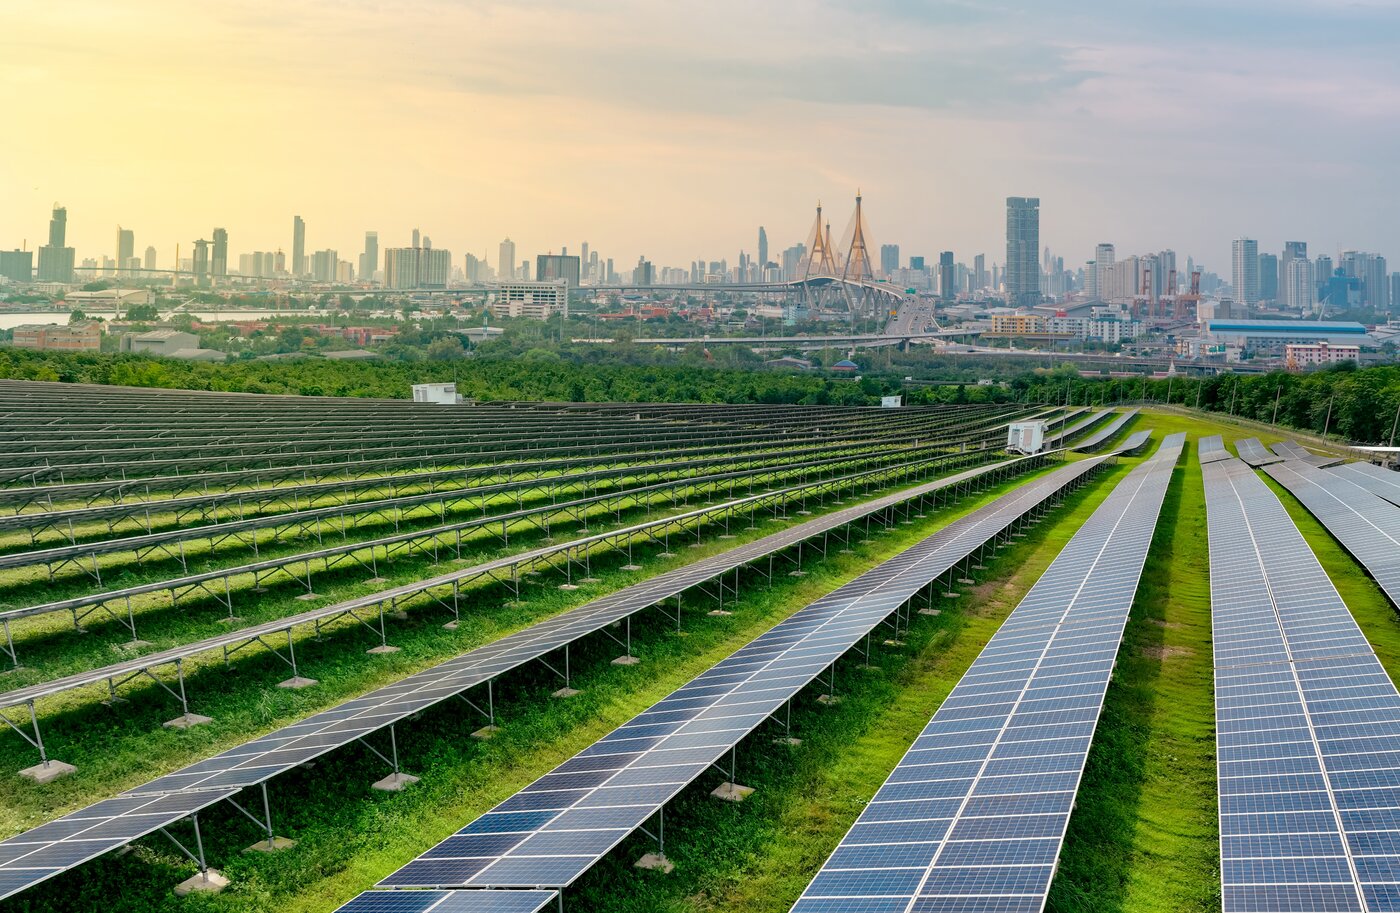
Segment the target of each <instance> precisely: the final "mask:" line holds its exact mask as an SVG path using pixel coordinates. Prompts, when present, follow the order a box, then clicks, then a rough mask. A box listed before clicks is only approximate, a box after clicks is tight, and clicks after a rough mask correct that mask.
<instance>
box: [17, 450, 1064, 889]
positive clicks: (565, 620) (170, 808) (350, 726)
mask: <svg viewBox="0 0 1400 913" xmlns="http://www.w3.org/2000/svg"><path fill="white" fill-rule="evenodd" d="M1017 462H1021V460H1011V461H1006V462H1003V463H997V464H992V465H988V466H980V467H977V468H974V469H970V470H966V471H964V472H960V473H956V474H954V475H951V476H946V477H944V478H941V479H937V480H934V481H931V482H926V483H924V484H923V485H919V486H915V487H914V488H911V489H905V490H903V491H899V492H895V493H894V494H890V495H884V496H882V497H880V498H875V499H873V500H870V501H866V502H862V503H860V504H856V505H853V506H851V507H847V508H844V509H842V510H838V511H833V512H832V513H829V514H824V515H822V516H820V517H815V518H813V519H811V520H809V521H807V522H806V523H802V524H800V525H798V526H794V527H791V528H789V529H785V530H780V531H779V532H776V533H774V534H772V535H771V536H765V537H763V538H762V539H758V540H755V541H753V542H750V543H748V544H746V545H741V546H739V547H738V548H734V549H730V550H729V551H726V552H723V553H722V554H719V555H715V556H713V557H710V558H705V559H702V560H700V561H697V562H695V563H693V564H689V565H686V566H685V567H681V568H677V569H676V570H674V571H668V572H667V573H665V574H660V575H658V576H656V577H653V578H651V579H650V580H645V581H642V582H641V583H638V584H635V585H633V586H630V587H626V588H624V589H621V590H618V591H616V592H614V593H610V594H608V595H607V596H604V597H602V598H601V599H596V600H594V601H592V602H590V603H587V604H585V605H582V606H579V607H578V608H576V609H571V610H569V611H567V612H563V613H561V614H559V615H556V616H554V617H552V618H547V619H545V620H544V621H541V622H539V623H537V624H534V625H531V626H530V627H528V628H525V629H523V630H520V631H517V632H515V633H514V634H511V635H508V636H506V637H503V638H501V639H500V640H496V641H492V642H491V643H488V644H484V645H482V646H481V647H478V648H477V649H475V650H471V651H469V652H467V653H464V654H462V655H460V656H457V657H454V658H452V659H449V660H447V661H445V662H442V663H439V664H438V665H436V666H431V667H429V668H427V669H424V670H423V671H421V672H416V673H414V674H413V675H410V676H408V677H406V678H404V679H401V680H399V681H397V682H393V683H391V684H389V685H386V686H384V687H382V688H379V689H376V690H374V691H371V692H369V693H368V694H365V695H362V696H360V697H357V698H355V699H353V700H350V701H347V702H345V703H343V704H340V705H338V706H336V707H332V708H330V709H329V710H324V711H322V712H320V713H317V714H314V715H312V716H310V717H308V718H306V719H304V720H301V721H299V722H296V723H292V724H290V725H288V726H284V727H283V728H281V729H277V730H274V731H273V732H270V733H268V734H267V735H265V736H262V737H261V738H258V739H254V740H253V741H251V742H245V743H243V744H241V745H237V746H235V747H233V748H230V749H228V750H226V751H224V752H221V753H220V754H217V755H215V756H213V757H211V758H207V759H205V760H203V761H199V762H197V763H195V764H191V765H189V766H188V767H185V768H182V769H180V770H176V771H173V772H171V773H168V774H166V775H164V776H162V777H158V778H157V779H155V780H153V781H151V782H149V783H146V784H144V785H142V786H138V787H135V788H133V789H130V790H128V791H127V792H126V793H124V794H122V795H121V796H119V797H117V799H112V800H108V801H106V802H99V803H97V804H96V805H94V806H91V807H89V808H86V809H81V810H79V811H77V812H73V813H71V814H68V815H65V816H64V817H62V818H59V819H57V820H55V821H51V822H49V823H47V824H44V825H41V826H40V827H38V828H35V829H33V830H30V831H26V832H25V833H22V834H19V835H18V836H15V837H11V838H10V839H8V840H5V841H3V842H0V899H3V898H5V897H8V896H10V895H12V894H16V893H19V892H20V891H23V890H25V889H26V888H29V887H31V886H33V885H35V884H37V883H39V882H41V881H43V880H45V879H47V878H51V877H53V876H54V875H57V874H58V873H60V872H62V871H65V870H67V869H70V868H73V867H74V866H76V865H80V864H81V863H83V862H86V861H88V860H90V859H94V858H96V857H98V856H100V855H102V854H103V853H107V852H110V851H111V850H113V849H116V848H118V847H120V846H122V845H124V844H125V843H127V842H129V841H130V840H132V839H135V838H136V837H140V836H142V835H145V834H149V833H151V832H153V831H155V830H156V829H157V828H159V827H162V826H165V825H169V824H173V823H174V822H176V821H179V820H180V819H181V818H183V817H185V816H187V815H188V814H190V813H191V812H195V811H199V810H200V809H202V808H205V807H207V806H210V805H214V804H216V803H218V802H221V801H223V800H224V799H226V798H229V797H231V796H234V795H236V794H237V792H238V791H239V789H241V788H245V787H248V786H253V785H256V784H258V783H262V782H265V781H267V780H269V779H271V778H272V777H274V776H276V775H277V774H280V773H282V772H284V771H286V770H288V769H290V768H292V767H295V766H296V765H298V764H301V763H303V762H305V761H308V760H311V759H313V758H316V757H319V756H320V755H323V754H326V753H327V752H330V751H333V750H334V749H336V748H339V747H341V746H343V745H347V744H349V743H351V742H353V741H355V740H356V739H358V738H362V737H364V736H367V735H370V734H371V733H373V732H376V731H379V730H381V729H382V728H384V727H386V726H388V725H390V724H391V723H394V722H396V721H398V720H400V719H403V718H404V717H407V716H410V715H412V714H414V713H417V712H418V711H420V710H422V709H424V708H426V707H429V706H431V705H433V704H435V703H437V702H439V701H443V700H447V699H448V698H450V697H452V696H453V695H455V694H460V693H462V692H465V691H467V690H469V689H470V688H473V687H477V686H479V685H482V684H484V683H486V682H488V681H490V680H492V679H493V678H495V677H496V676H499V675H501V674H503V673H505V672H508V671H510V670H512V669H516V668H519V667H520V666H522V665H524V664H526V663H528V662H531V661H533V660H536V659H539V658H541V657H544V656H547V655H548V654H549V653H550V652H552V651H554V650H556V649H559V648H560V647H563V646H564V645H565V644H569V643H572V642H573V641H576V640H578V639H579V638H581V637H584V636H586V635H588V634H591V633H594V632H596V631H600V630H602V629H604V628H606V627H607V626H608V625H610V624H612V623H613V622H614V621H618V620H621V619H624V618H627V617H629V616H630V615H632V614H634V613H637V612H640V611H643V610H644V609H646V608H648V607H649V606H652V605H655V604H657V603H659V602H661V601H663V600H665V599H667V598H669V597H673V596H676V595H677V594H679V593H683V592H685V591H686V590H688V589H689V588H691V587H693V586H696V585H698V584H701V583H704V582H705V581H707V580H711V579H713V578H715V577H716V576H718V575H719V574H721V573H726V572H727V571H729V570H732V569H733V568H736V567H739V566H741V565H743V564H745V563H747V562H749V561H754V560H757V559H758V558H760V557H766V556H767V555H770V554H773V553H774V552H776V551H779V550H781V549H782V548H785V547H789V546H791V545H794V544H796V543H798V542H801V541H804V540H806V539H808V538H810V537H812V536H815V535H819V534H820V532H821V531H822V530H827V529H835V528H837V527H839V526H840V525H841V524H843V523H849V522H853V521H854V520H856V519H859V518H861V517H866V516H870V515H872V514H875V513H877V512H878V511H879V510H881V509H883V508H885V507H889V506H892V505H896V504H901V503H905V502H907V501H908V500H910V499H911V498H914V497H917V496H918V495H919V494H920V493H930V492H933V491H937V490H939V489H942V488H947V487H951V486H955V485H958V484H960V483H962V482H965V481H968V480H970V479H972V478H975V477H976V476H979V475H982V474H985V473H987V472H991V471H993V470H995V469H997V468H998V467H1004V466H1008V465H1012V464H1014V463H1017ZM1068 470H1072V467H1068V468H1067V470H1061V471H1060V472H1061V473H1064V472H1066V471H1068ZM1043 481H1044V480H1040V481H1038V482H1037V483H1036V484H1043ZM381 597H382V594H381ZM162 797H172V798H168V799H165V800H164V801H162V802H159V803H154V804H148V803H150V802H151V800H154V799H158V798H162ZM112 803H117V804H116V805H113V804H112ZM122 803H125V804H122ZM108 810H112V811H110V812H109V811H108ZM93 817H110V818H113V819H117V820H112V821H107V822H104V823H103V826H102V830H101V831H100V832H99V833H101V834H105V835H113V838H112V839H103V840H98V839H95V837H94V836H93V832H92V831H91V824H92V822H90V821H89V819H90V818H93ZM125 819H130V820H125Z"/></svg>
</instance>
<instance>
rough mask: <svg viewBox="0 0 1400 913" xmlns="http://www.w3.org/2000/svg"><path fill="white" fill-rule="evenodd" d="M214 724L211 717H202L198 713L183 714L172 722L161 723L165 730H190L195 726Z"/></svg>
mask: <svg viewBox="0 0 1400 913" xmlns="http://www.w3.org/2000/svg"><path fill="white" fill-rule="evenodd" d="M212 722H214V718H213V717H208V716H203V715H201V714H198V713H185V714H181V715H180V716H177V717H175V719H173V720H166V721H165V722H164V723H161V725H162V726H164V727H165V728H166V729H192V728H194V727H195V726H203V725H204V724H205V723H212Z"/></svg>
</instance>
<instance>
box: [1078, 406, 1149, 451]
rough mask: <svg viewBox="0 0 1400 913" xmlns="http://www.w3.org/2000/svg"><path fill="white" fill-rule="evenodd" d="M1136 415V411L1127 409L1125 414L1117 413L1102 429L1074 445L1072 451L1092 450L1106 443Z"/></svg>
mask: <svg viewBox="0 0 1400 913" xmlns="http://www.w3.org/2000/svg"><path fill="white" fill-rule="evenodd" d="M1137 414H1138V411H1137V410H1136V409H1129V410H1128V411H1127V412H1121V413H1119V414H1118V415H1116V416H1115V417H1114V418H1113V420H1112V421H1110V422H1109V423H1108V424H1107V425H1104V426H1103V427H1102V428H1100V429H1099V430H1097V431H1095V432H1094V433H1093V434H1091V435H1089V436H1088V437H1086V438H1085V439H1084V440H1082V441H1080V442H1079V443H1078V444H1075V445H1074V449H1075V450H1077V451H1087V450H1093V449H1094V448H1096V447H1098V446H1099V445H1100V444H1102V443H1103V442H1104V441H1107V440H1108V439H1109V438H1111V437H1113V436H1114V435H1115V434H1117V433H1118V431H1119V430H1120V429H1121V428H1122V427H1123V426H1124V425H1126V424H1128V422H1131V421H1132V420H1133V417H1134V416H1136V415H1137Z"/></svg>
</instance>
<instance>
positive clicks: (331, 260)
mask: <svg viewBox="0 0 1400 913" xmlns="http://www.w3.org/2000/svg"><path fill="white" fill-rule="evenodd" d="M339 270H340V255H339V254H338V253H336V252H335V251H333V250H329V249H327V250H318V251H316V253H314V254H312V255H311V279H312V281H313V282H334V281H335V280H336V274H337V273H338V272H339Z"/></svg>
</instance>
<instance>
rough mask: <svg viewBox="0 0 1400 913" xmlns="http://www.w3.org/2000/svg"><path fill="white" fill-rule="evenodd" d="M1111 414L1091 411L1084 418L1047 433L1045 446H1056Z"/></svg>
mask: <svg viewBox="0 0 1400 913" xmlns="http://www.w3.org/2000/svg"><path fill="white" fill-rule="evenodd" d="M1077 411H1078V412H1083V411H1084V410H1083V409H1080V410H1077ZM1072 414H1073V413H1072ZM1112 414H1113V413H1112V412H1091V413H1089V414H1088V415H1086V416H1085V417H1084V418H1081V419H1080V420H1079V421H1077V422H1075V423H1074V424H1073V425H1070V426H1068V427H1066V428H1064V429H1062V430H1060V431H1057V432H1055V433H1053V434H1047V435H1046V436H1045V446H1047V447H1058V446H1060V445H1061V444H1063V443H1064V442H1065V441H1068V440H1069V439H1070V438H1072V437H1075V436H1076V435H1080V434H1083V433H1084V432H1085V431H1088V430H1089V429H1090V428H1092V427H1094V426H1095V425H1097V424H1098V423H1099V422H1101V421H1103V420H1104V419H1106V418H1108V417H1109V416H1110V415H1112Z"/></svg>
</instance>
